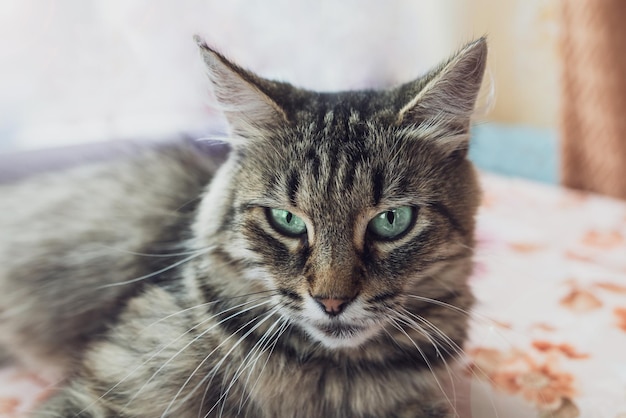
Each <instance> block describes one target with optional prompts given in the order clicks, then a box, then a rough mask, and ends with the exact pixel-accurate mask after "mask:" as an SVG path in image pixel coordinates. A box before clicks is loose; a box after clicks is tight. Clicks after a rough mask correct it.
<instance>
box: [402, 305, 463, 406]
mask: <svg viewBox="0 0 626 418" xmlns="http://www.w3.org/2000/svg"><path fill="white" fill-rule="evenodd" d="M390 320H391V324H392V325H393V326H394V327H395V328H396V329H397V330H398V331H400V332H401V333H402V334H404V335H405V336H406V337H407V338H408V339H409V341H411V343H412V344H413V346H414V347H415V348H416V349H417V351H418V352H419V353H420V355H421V356H422V358H423V359H424V362H425V363H426V366H428V369H429V370H430V372H431V374H432V375H433V378H434V379H435V383H437V386H438V387H439V390H441V393H442V394H443V396H444V397H445V398H446V401H447V402H448V404H449V405H450V408H451V409H452V410H454V404H453V403H452V401H451V400H450V398H449V397H448V395H447V394H446V391H445V390H444V389H443V386H442V385H441V382H439V379H438V378H437V375H436V374H435V370H434V369H433V367H432V365H431V364H430V361H429V360H428V357H426V355H425V353H424V351H422V349H421V348H420V347H419V346H418V345H417V343H416V342H415V340H413V338H411V336H410V335H409V334H408V333H407V332H406V331H405V330H404V328H402V326H400V324H398V323H397V322H396V319H395V318H393V317H391V318H390Z"/></svg>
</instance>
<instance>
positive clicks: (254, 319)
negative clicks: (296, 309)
mask: <svg viewBox="0 0 626 418" xmlns="http://www.w3.org/2000/svg"><path fill="white" fill-rule="evenodd" d="M267 303H270V301H267V302H263V303H260V304H258V305H255V306H253V307H252V308H248V309H247V310H246V311H249V310H251V309H254V308H256V307H258V306H262V305H265V304H267ZM276 309H277V308H275V309H274V310H272V311H270V312H269V313H268V314H266V315H265V317H264V318H263V319H262V320H261V321H260V322H259V323H257V324H256V325H255V326H254V327H253V328H251V329H250V330H249V331H247V332H246V333H245V334H244V335H243V336H242V337H241V338H240V339H239V340H238V341H237V343H236V344H235V345H234V346H233V347H232V348H231V349H230V350H229V351H228V352H227V353H226V355H225V356H224V358H222V360H221V361H220V362H219V363H218V364H217V365H216V366H215V367H214V368H213V369H214V370H215V372H217V369H216V368H219V366H220V365H221V364H222V363H223V362H224V361H225V359H226V357H227V356H228V354H230V353H231V352H232V350H234V349H235V347H237V346H238V345H239V343H240V342H241V341H242V340H243V339H244V338H246V337H247V336H248V335H250V333H251V332H253V331H254V330H256V329H257V328H258V327H259V326H260V324H262V323H263V322H264V321H265V320H266V319H268V318H269V317H270V316H271V315H273V314H274V313H275V311H276ZM227 319H230V317H229V318H227ZM258 319H259V318H258V317H255V318H253V319H251V320H250V321H248V322H246V323H245V324H244V325H242V326H241V327H240V328H239V329H238V330H237V331H235V332H234V333H232V334H231V335H229V336H228V337H226V338H225V339H224V340H223V341H222V342H221V343H220V344H219V345H218V346H217V347H215V348H214V349H213V350H211V352H210V353H209V354H207V355H206V356H205V357H204V359H203V360H202V361H201V362H200V364H198V366H197V367H196V368H195V369H194V370H193V371H192V372H191V374H190V375H189V377H188V378H187V379H186V380H185V382H184V383H183V384H182V386H181V387H180V389H179V390H178V392H176V394H175V395H174V398H173V399H172V400H171V401H170V403H169V404H168V406H167V407H166V409H165V411H163V414H161V418H163V417H165V416H166V415H167V413H168V412H169V410H170V409H171V408H172V406H173V405H174V403H175V402H176V399H178V397H179V396H180V394H181V393H182V392H183V390H184V389H185V387H187V385H188V384H189V382H190V381H191V379H192V378H193V376H194V375H195V374H196V373H197V372H198V370H200V368H201V367H202V366H203V365H204V363H206V362H207V360H208V359H209V358H210V357H211V356H212V355H213V353H215V352H216V351H217V350H219V349H220V348H221V347H222V346H223V345H224V344H225V343H226V342H227V341H228V340H230V339H231V338H232V337H234V336H235V335H236V334H237V332H239V331H241V330H242V329H244V328H245V327H247V326H248V325H250V324H251V323H252V322H254V321H256V320H258ZM221 322H223V320H222V321H220V323H221ZM220 323H218V324H216V325H219V324H220ZM206 332H208V330H207V331H205V332H203V333H202V334H200V335H199V336H198V337H196V339H197V338H200V337H201V336H203V335H204V334H206ZM194 341H195V339H194ZM192 342H193V341H192ZM210 374H213V371H212V372H211V373H210ZM210 374H209V375H210ZM209 375H207V376H209ZM207 376H205V377H203V378H202V379H201V380H200V382H199V383H198V384H197V385H196V386H195V387H194V388H193V389H192V390H191V391H190V392H189V393H188V394H187V395H186V396H185V397H184V398H183V399H182V400H181V402H182V403H184V402H185V401H187V400H188V399H189V398H190V397H191V396H192V395H193V394H194V393H195V391H196V390H198V388H199V387H200V386H201V385H202V384H204V381H205V379H206V378H207Z"/></svg>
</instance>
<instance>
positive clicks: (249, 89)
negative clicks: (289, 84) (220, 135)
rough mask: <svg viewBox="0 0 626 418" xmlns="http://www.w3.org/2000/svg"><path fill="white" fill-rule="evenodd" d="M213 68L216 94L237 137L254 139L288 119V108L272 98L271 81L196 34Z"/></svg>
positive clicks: (212, 78) (208, 65)
mask: <svg viewBox="0 0 626 418" xmlns="http://www.w3.org/2000/svg"><path fill="white" fill-rule="evenodd" d="M194 39H195V41H196V43H197V44H198V46H199V47H200V52H201V54H202V58H203V59H204V62H205V63H206V65H207V67H208V70H209V78H210V79H211V82H212V83H213V91H214V93H215V97H216V99H217V101H218V102H219V104H220V107H221V110H222V111H223V112H224V115H225V116H226V119H227V120H228V123H229V124H230V127H231V129H232V130H233V133H234V134H235V135H234V136H235V138H234V140H235V141H236V140H237V139H240V138H243V139H251V138H254V137H257V136H259V135H262V134H263V132H266V131H267V130H271V129H272V128H273V127H275V126H279V125H281V124H283V123H285V122H286V121H287V116H286V114H285V112H284V110H283V109H282V108H281V107H280V106H279V105H278V104H277V103H276V102H275V101H274V100H273V99H272V98H271V97H270V95H269V94H268V92H269V91H270V90H271V86H270V82H269V81H268V80H265V79H262V78H261V77H258V76H257V75H256V74H253V73H251V72H250V71H246V70H244V69H243V68H241V67H239V66H238V65H236V64H233V63H232V62H230V61H228V60H227V59H226V58H225V57H224V56H223V55H222V54H220V53H219V52H217V51H215V50H213V49H212V48H210V47H209V46H208V45H207V44H206V43H205V42H204V40H202V38H200V37H199V36H195V37H194Z"/></svg>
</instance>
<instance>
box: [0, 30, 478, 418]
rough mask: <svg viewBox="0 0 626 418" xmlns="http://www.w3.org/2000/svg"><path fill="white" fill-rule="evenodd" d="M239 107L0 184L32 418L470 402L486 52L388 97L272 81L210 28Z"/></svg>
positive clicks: (385, 409) (212, 58)
mask: <svg viewBox="0 0 626 418" xmlns="http://www.w3.org/2000/svg"><path fill="white" fill-rule="evenodd" d="M197 42H198V44H199V47H200V50H201V54H202V57H203V59H204V61H205V63H206V65H207V67H208V72H209V75H210V79H211V81H212V84H213V86H214V92H215V96H216V98H217V101H218V102H219V104H220V106H221V107H222V110H223V112H224V114H225V116H226V118H227V120H228V122H229V125H230V128H231V134H230V137H229V140H228V142H229V143H230V147H231V151H230V153H229V156H228V158H227V160H226V162H225V163H223V164H221V165H220V162H219V161H217V160H216V159H215V158H213V157H211V155H210V154H211V153H210V152H209V153H208V154H207V153H206V152H200V150H199V149H197V147H195V146H193V145H189V144H188V143H180V144H169V145H167V146H160V147H155V148H154V149H147V150H144V151H141V152H138V153H135V155H134V156H132V157H130V156H129V157H128V158H120V159H117V160H115V161H109V162H101V163H98V164H94V165H89V166H84V167H79V168H74V169H70V170H66V171H65V172H56V173H52V174H46V175H40V176H35V177H32V178H29V179H26V180H22V181H19V182H17V183H15V184H9V185H4V186H2V187H0V213H1V214H2V215H1V216H0V230H1V231H2V233H1V236H0V341H1V342H2V344H3V345H5V346H6V349H7V350H8V351H9V352H11V353H12V354H13V356H14V357H16V358H18V359H21V360H23V361H24V362H26V363H28V364H30V365H33V364H38V365H55V366H56V367H57V368H59V369H60V370H62V371H63V372H64V373H65V374H66V376H67V379H66V383H65V384H64V385H63V387H62V388H60V389H59V390H58V391H57V392H55V393H54V394H53V395H52V396H51V397H50V398H49V399H48V400H47V401H45V402H44V403H43V405H41V406H40V409H39V410H38V411H37V412H35V413H34V414H33V416H34V417H82V418H87V417H90V418H96V417H134V418H139V417H142V418H143V417H145V418H155V417H182V418H196V417H234V416H246V417H255V418H256V417H258V418H263V417H268V418H269V417H277V418H283V417H303V418H319V417H361V418H365V417H372V418H373V417H377V418H379V417H451V416H455V415H456V414H455V412H454V411H453V406H452V402H451V401H450V400H449V399H448V397H446V396H445V395H444V392H443V391H442V389H443V388H442V386H443V383H442V381H443V379H444V378H445V377H446V376H447V375H448V374H450V373H451V372H452V373H454V371H453V370H452V371H451V370H449V367H452V365H453V363H454V360H455V359H456V358H457V357H458V356H459V354H460V353H461V350H462V346H463V343H464V341H465V339H466V336H467V324H468V318H467V312H468V310H469V309H470V308H471V306H472V303H473V297H472V294H471V291H470V289H469V288H468V284H467V279H468V276H469V275H470V272H471V270H472V249H473V243H474V238H473V234H474V216H475V213H476V210H477V206H478V203H479V195H480V193H479V187H478V183H477V178H476V174H475V172H474V169H473V167H472V164H471V163H470V162H469V161H468V159H467V150H468V130H469V125H470V116H471V114H472V111H473V109H474V106H475V101H476V97H477V94H478V91H479V88H480V85H481V80H482V78H483V72H484V67H485V61H486V55H487V46H486V41H485V39H479V40H477V41H474V42H472V43H470V44H468V45H467V46H465V47H464V48H462V49H461V50H460V51H459V52H458V53H457V54H455V55H454V56H453V57H451V58H450V59H449V60H448V61H446V62H445V63H443V64H442V65H440V66H439V67H437V68H436V69H434V70H432V71H431V72H429V73H428V74H426V75H425V76H423V77H421V78H419V79H417V80H415V81H412V82H409V83H406V84H403V85H400V86H399V87H396V88H393V89H390V90H385V91H348V92H339V93H317V92H312V91H306V90H303V89H299V88H295V87H293V86H291V85H290V84H287V83H282V82H275V81H270V80H266V79H263V78H261V77H258V76H257V75H255V74H253V73H252V72H250V71H246V70H244V69H242V68H240V67H239V66H237V65H235V64H233V63H232V62H230V61H228V60H227V59H226V58H225V57H224V56H223V55H221V54H219V53H218V52H216V51H214V50H213V49H211V48H209V47H208V46H207V45H206V44H205V43H204V42H203V41H202V40H200V39H199V38H198V39H197Z"/></svg>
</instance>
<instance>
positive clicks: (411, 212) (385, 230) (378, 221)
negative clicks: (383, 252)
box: [367, 206, 417, 241]
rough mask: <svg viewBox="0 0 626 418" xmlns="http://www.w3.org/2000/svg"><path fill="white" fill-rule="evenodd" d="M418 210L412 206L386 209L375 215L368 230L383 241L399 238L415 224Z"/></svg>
mask: <svg viewBox="0 0 626 418" xmlns="http://www.w3.org/2000/svg"><path fill="white" fill-rule="evenodd" d="M416 212H417V210H416V209H415V208H413V207H411V206H401V207H398V208H395V209H390V210H386V211H384V212H381V213H379V214H378V215H376V216H374V218H373V219H372V220H371V221H370V222H369V224H368V225H367V230H368V232H370V234H371V235H373V237H374V238H376V239H379V240H381V241H391V240H394V239H398V238H400V237H401V236H402V235H404V233H405V232H407V231H408V230H409V229H410V228H411V227H412V226H413V223H414V221H415V214H416Z"/></svg>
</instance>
